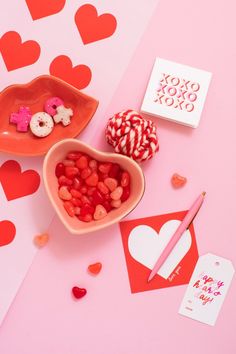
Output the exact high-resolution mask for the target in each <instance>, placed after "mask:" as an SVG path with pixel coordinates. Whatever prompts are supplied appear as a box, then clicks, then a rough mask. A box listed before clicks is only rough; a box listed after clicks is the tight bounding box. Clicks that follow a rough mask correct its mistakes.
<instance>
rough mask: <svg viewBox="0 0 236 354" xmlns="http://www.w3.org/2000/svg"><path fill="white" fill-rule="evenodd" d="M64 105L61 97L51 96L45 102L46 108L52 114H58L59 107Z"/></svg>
mask: <svg viewBox="0 0 236 354" xmlns="http://www.w3.org/2000/svg"><path fill="white" fill-rule="evenodd" d="M63 105H64V102H63V101H62V100H61V99H60V98H59V97H51V98H49V99H48V100H47V101H46V102H45V105H44V109H45V112H47V113H48V114H50V116H55V114H57V107H59V106H63Z"/></svg>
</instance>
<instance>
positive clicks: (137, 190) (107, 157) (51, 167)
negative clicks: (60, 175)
mask: <svg viewBox="0 0 236 354" xmlns="http://www.w3.org/2000/svg"><path fill="white" fill-rule="evenodd" d="M70 151H80V152H84V153H86V154H88V155H89V156H91V157H92V158H94V159H96V160H98V161H101V162H113V163H118V164H119V165H120V166H121V168H122V169H124V170H126V171H128V172H129V174H130V181H131V191H130V196H129V198H128V199H127V200H126V201H125V202H123V203H122V204H121V206H120V208H118V209H113V210H112V211H110V212H109V213H108V214H107V216H106V217H105V218H103V219H101V220H98V221H91V222H88V223H86V222H83V221H80V220H79V219H78V218H77V217H70V216H69V215H68V214H67V212H66V211H65V209H64V207H63V202H62V200H61V199H60V198H59V197H58V181H57V177H56V176H55V167H56V165H57V163H58V162H61V161H62V160H64V159H65V156H66V154H67V153H68V152H70ZM43 180H44V185H45V188H46V191H47V194H48V197H49V199H50V201H51V203H52V205H53V207H54V209H55V211H56V213H57V215H58V216H59V218H60V219H61V221H62V223H63V224H64V225H65V227H66V228H67V229H68V231H69V232H70V233H72V234H76V235H80V234H85V233H89V232H92V231H97V230H100V229H103V228H105V227H107V226H110V225H112V224H114V223H116V222H118V221H119V220H121V219H122V218H123V217H124V216H126V215H127V214H128V213H130V212H131V211H132V210H133V209H134V208H135V206H136V205H137V204H138V203H139V201H140V200H141V198H142V196H143V193H144V186H145V181H144V175H143V172H142V169H141V168H140V166H139V165H138V164H137V163H136V162H135V161H133V160H131V159H130V158H128V157H126V156H123V155H119V154H114V153H106V152H101V151H99V150H96V149H94V148H93V147H91V146H89V145H87V144H85V143H83V142H81V141H80V140H76V139H65V140H62V141H60V142H59V143H57V144H55V145H54V146H53V147H52V148H51V149H50V150H49V151H48V153H47V155H46V156H45V159H44V164H43Z"/></svg>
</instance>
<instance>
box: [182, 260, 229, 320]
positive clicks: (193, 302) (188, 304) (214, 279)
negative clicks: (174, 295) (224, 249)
mask: <svg viewBox="0 0 236 354" xmlns="http://www.w3.org/2000/svg"><path fill="white" fill-rule="evenodd" d="M233 275H234V267H233V265H232V263H231V262H230V261H229V260H227V259H225V258H221V257H218V256H216V255H214V254H211V253H207V254H205V255H204V256H201V257H200V258H199V260H198V262H197V265H196V267H195V269H194V272H193V275H192V277H191V279H190V282H189V285H188V288H187V291H186V293H185V295H184V299H183V301H182V303H181V306H180V309H179V313H180V314H181V315H184V316H187V317H190V318H192V319H194V320H197V321H200V322H203V323H206V324H209V325H211V326H214V324H215V322H216V319H217V317H218V314H219V312H220V309H221V306H222V305H223V302H224V299H225V296H226V294H227V291H228V289H229V286H230V283H231V280H232V278H233Z"/></svg>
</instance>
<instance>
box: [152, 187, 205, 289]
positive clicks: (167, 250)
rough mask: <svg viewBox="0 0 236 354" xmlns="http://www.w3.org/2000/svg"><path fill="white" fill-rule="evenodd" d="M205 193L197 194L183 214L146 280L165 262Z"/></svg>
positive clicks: (199, 205) (198, 207) (200, 204)
mask: <svg viewBox="0 0 236 354" xmlns="http://www.w3.org/2000/svg"><path fill="white" fill-rule="evenodd" d="M205 194H206V192H203V193H202V194H200V195H199V197H198V198H197V199H196V200H195V202H194V203H193V205H192V206H191V208H190V209H189V211H188V212H187V214H186V215H185V217H184V219H183V221H182V222H181V224H180V225H179V227H178V228H177V230H176V231H175V233H174V235H173V236H172V238H171V239H170V241H169V242H168V244H167V246H166V247H165V249H164V250H163V252H162V253H161V255H160V257H159V258H158V260H157V262H156V264H155V266H154V268H153V270H152V271H151V273H150V275H149V278H148V282H149V281H150V280H152V278H153V277H154V276H155V275H156V273H157V271H158V270H159V269H160V267H161V266H162V265H163V263H164V262H165V260H166V259H167V257H168V256H169V254H170V253H171V251H172V250H173V248H174V247H175V245H176V243H177V242H178V241H179V239H180V237H181V236H182V234H183V233H184V232H185V231H186V230H187V229H188V227H189V225H190V224H191V222H192V221H193V219H194V218H195V216H196V215H197V213H198V211H199V209H200V208H201V206H202V203H203V201H204V197H205Z"/></svg>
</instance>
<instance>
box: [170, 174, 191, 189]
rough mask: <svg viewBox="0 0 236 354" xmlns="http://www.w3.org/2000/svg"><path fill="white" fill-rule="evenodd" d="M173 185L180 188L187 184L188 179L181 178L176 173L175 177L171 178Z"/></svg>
mask: <svg viewBox="0 0 236 354" xmlns="http://www.w3.org/2000/svg"><path fill="white" fill-rule="evenodd" d="M171 183H172V185H173V187H175V188H180V187H183V186H184V185H185V184H186V183H187V178H186V177H183V176H180V175H179V174H178V173H174V174H173V176H172V177H171Z"/></svg>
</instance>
